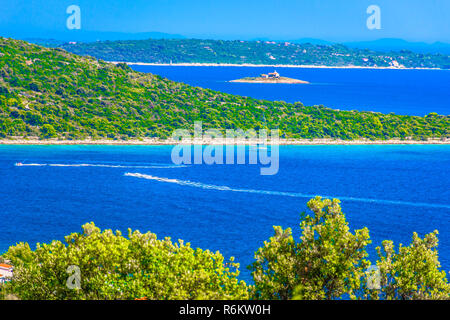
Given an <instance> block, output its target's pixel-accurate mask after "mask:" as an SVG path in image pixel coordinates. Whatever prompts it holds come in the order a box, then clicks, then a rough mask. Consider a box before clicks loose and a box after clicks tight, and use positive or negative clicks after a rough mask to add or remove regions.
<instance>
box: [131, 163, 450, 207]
mask: <svg viewBox="0 0 450 320" xmlns="http://www.w3.org/2000/svg"><path fill="white" fill-rule="evenodd" d="M125 176H127V177H134V178H140V179H147V180H154V181H159V182H166V183H173V184H178V185H180V186H189V187H195V188H201V189H207V190H218V191H231V192H242V193H256V194H266V195H273V196H285V197H295V198H314V197H315V196H321V197H323V198H337V199H340V200H345V201H354V202H368V203H380V204H393V205H405V206H414V207H428V208H444V209H450V205H446V204H437V203H436V204H435V203H424V202H409V201H397V200H384V199H370V198H355V197H347V196H327V195H320V194H304V193H297V192H284V191H269V190H257V189H238V188H230V187H227V186H219V185H213V184H205V183H201V182H193V181H189V180H179V179H170V178H162V177H156V176H152V175H148V174H142V173H130V172H127V173H125Z"/></svg>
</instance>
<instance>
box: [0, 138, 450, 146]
mask: <svg viewBox="0 0 450 320" xmlns="http://www.w3.org/2000/svg"><path fill="white" fill-rule="evenodd" d="M278 142H279V143H278V144H279V145H412V144H420V145H450V139H448V138H447V139H428V140H423V141H422V140H409V139H408V140H400V139H390V140H367V139H358V140H340V139H298V140H290V139H280V140H279V141H278ZM177 144H180V142H179V141H176V140H173V139H166V140H160V139H154V138H145V139H134V140H111V139H98V140H93V139H85V140H58V139H46V140H39V139H0V145H123V146H125V145H142V146H145V145H148V146H165V145H177ZM183 144H188V145H189V144H195V145H200V144H202V145H234V144H236V145H243V144H248V145H255V144H264V141H263V140H256V139H255V140H245V139H241V140H234V141H228V140H227V139H213V140H211V139H203V140H201V139H193V140H183ZM269 144H270V141H269Z"/></svg>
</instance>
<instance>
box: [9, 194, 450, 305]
mask: <svg viewBox="0 0 450 320" xmlns="http://www.w3.org/2000/svg"><path fill="white" fill-rule="evenodd" d="M308 207H309V208H310V209H311V213H310V214H308V215H307V214H303V215H302V219H301V224H300V229H301V237H300V239H299V240H300V241H298V242H296V241H295V240H294V239H293V237H292V233H291V230H290V229H286V230H283V229H282V228H281V227H275V235H274V236H273V237H271V238H270V239H269V241H265V242H264V246H263V247H262V248H260V249H258V250H257V252H256V254H255V262H254V263H253V264H252V266H250V269H251V270H252V271H253V272H252V275H253V280H254V285H247V284H245V283H244V282H243V281H239V280H238V279H237V276H238V275H239V269H238V268H239V264H237V263H235V262H234V261H233V259H232V258H231V259H230V261H228V262H226V261H225V260H224V258H223V256H222V255H221V254H220V253H219V252H217V253H212V252H210V251H208V250H201V249H195V250H194V249H193V248H191V247H190V245H189V244H184V243H183V242H182V241H179V242H178V243H173V242H172V241H171V240H170V239H169V238H166V239H164V240H158V239H157V238H156V235H154V234H152V233H145V234H142V233H140V232H139V231H134V232H132V231H131V230H129V231H128V238H126V237H123V236H122V234H121V233H120V232H119V231H116V232H112V231H111V230H105V231H103V232H101V231H100V229H98V228H97V227H95V225H94V224H93V223H90V224H86V225H84V226H83V232H82V233H73V234H71V235H69V236H67V237H66V238H65V243H63V242H61V241H52V242H51V243H49V244H37V247H36V249H35V250H31V249H30V247H29V245H28V244H27V243H19V244H17V245H15V246H12V247H10V248H9V250H8V252H7V253H6V254H4V256H3V258H2V257H0V259H8V260H7V261H8V262H10V263H12V264H13V265H14V267H15V269H14V274H13V278H12V280H11V281H10V282H7V283H6V284H5V285H3V286H0V298H6V299H13V298H19V299H198V298H204V299H342V298H344V299H389V300H390V299H402V300H411V299H450V284H449V283H448V281H447V278H446V272H445V271H443V270H440V264H439V261H438V252H437V250H436V247H437V243H438V240H437V231H435V232H433V233H430V234H428V235H426V236H425V237H424V238H423V239H421V238H419V237H418V236H417V234H414V235H413V240H412V243H411V244H410V245H409V246H402V245H400V247H399V249H398V250H395V248H394V245H393V243H392V241H384V242H383V244H382V246H383V249H381V248H377V250H378V252H379V259H378V261H377V262H376V266H377V268H378V270H379V272H378V273H377V271H375V270H372V271H370V270H371V269H370V268H369V269H368V267H369V265H370V262H369V261H368V260H366V257H367V252H366V249H367V246H368V244H370V242H371V241H370V238H369V231H368V229H367V228H363V229H360V230H355V231H354V232H353V233H352V232H350V230H349V227H348V223H347V221H346V219H345V215H344V214H343V213H342V211H341V207H340V204H339V200H337V199H334V200H329V199H322V198H320V197H316V198H314V199H311V200H310V201H309V202H308ZM0 262H1V261H0ZM75 268H78V272H79V273H78V275H79V277H73V276H74V275H75V272H74V270H75Z"/></svg>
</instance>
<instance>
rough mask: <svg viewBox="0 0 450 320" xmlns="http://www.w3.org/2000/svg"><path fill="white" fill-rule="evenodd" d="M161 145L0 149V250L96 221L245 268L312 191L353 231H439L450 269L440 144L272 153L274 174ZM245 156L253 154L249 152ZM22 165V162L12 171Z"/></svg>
mask: <svg viewBox="0 0 450 320" xmlns="http://www.w3.org/2000/svg"><path fill="white" fill-rule="evenodd" d="M171 150H172V147H171V146H83V145H80V146H4V145H3V146H0V204H1V209H0V252H4V251H6V250H7V249H8V247H9V246H11V245H14V244H15V243H17V242H21V241H26V242H29V243H30V244H31V245H32V247H33V248H34V245H35V243H37V242H41V243H44V242H50V241H51V240H53V239H59V240H63V239H64V236H65V235H67V234H70V233H72V232H79V231H81V225H82V224H84V223H86V222H90V221H94V222H95V223H96V225H97V226H99V227H101V228H102V229H103V228H112V229H120V230H122V231H123V232H125V234H126V230H127V228H132V229H139V230H140V231H142V232H145V231H152V232H154V233H156V234H157V235H158V237H159V238H163V237H166V236H170V237H172V238H173V239H174V240H176V239H184V240H185V241H187V242H190V243H191V244H192V246H194V247H201V248H204V249H210V250H212V251H216V250H220V252H222V253H223V254H224V255H225V257H230V256H234V257H236V259H237V261H238V262H240V263H241V271H242V274H241V278H242V279H245V280H249V279H250V273H249V271H248V270H246V268H245V267H246V266H247V265H249V264H250V263H252V262H253V257H254V252H255V251H256V250H257V249H258V248H259V247H260V246H262V245H263V241H264V240H267V239H268V238H269V237H270V236H271V235H272V234H273V229H272V226H274V225H281V226H283V227H285V228H286V227H291V228H293V231H294V235H295V237H298V236H299V227H298V225H299V222H300V220H299V218H300V213H301V212H302V211H305V210H307V208H306V202H307V201H308V200H309V199H310V198H311V197H312V196H314V195H322V196H327V197H337V198H340V199H341V200H342V208H343V211H344V212H345V213H346V216H347V219H348V221H349V223H350V228H351V230H354V229H357V228H363V227H368V228H369V230H370V236H371V238H372V240H373V243H372V244H371V245H370V250H369V252H370V259H371V260H372V261H375V260H376V253H375V250H374V248H375V247H376V246H379V245H381V241H382V240H384V239H391V240H394V242H395V244H396V245H398V244H399V243H403V244H409V243H410V240H411V236H412V233H413V232H414V231H416V232H418V233H419V235H420V236H423V235H424V234H426V233H429V232H432V231H433V230H435V229H437V230H439V240H440V242H439V248H438V249H439V254H440V261H441V263H442V266H443V268H444V269H445V270H447V271H449V270H450V170H449V169H450V146H446V145H442V146H439V145H395V146H391V145H379V146H377V145H367V146H336V145H334V146H281V147H280V162H279V172H278V174H276V175H272V176H262V175H260V168H261V166H260V165H249V164H247V165H237V164H236V165H206V164H203V165H185V166H176V165H174V164H173V163H172V161H171V157H170V154H171ZM249 152H255V151H249ZM16 162H22V163H24V164H26V165H25V166H15V165H14V164H15V163H16Z"/></svg>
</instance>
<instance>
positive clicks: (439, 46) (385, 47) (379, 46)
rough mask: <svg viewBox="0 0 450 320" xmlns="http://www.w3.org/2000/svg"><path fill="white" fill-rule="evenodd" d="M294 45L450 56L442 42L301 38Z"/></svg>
mask: <svg viewBox="0 0 450 320" xmlns="http://www.w3.org/2000/svg"><path fill="white" fill-rule="evenodd" d="M290 42H294V43H311V44H317V45H333V44H337V43H340V44H343V45H345V46H347V47H350V48H357V49H370V50H374V51H400V50H409V51H413V52H417V53H442V54H450V43H444V42H434V43H425V42H411V41H406V40H403V39H396V38H385V39H378V40H371V41H350V42H332V41H326V40H321V39H314V38H301V39H296V40H291V41H290Z"/></svg>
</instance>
